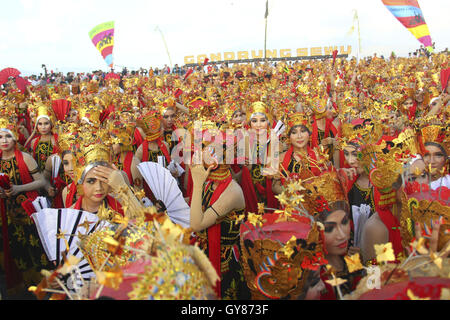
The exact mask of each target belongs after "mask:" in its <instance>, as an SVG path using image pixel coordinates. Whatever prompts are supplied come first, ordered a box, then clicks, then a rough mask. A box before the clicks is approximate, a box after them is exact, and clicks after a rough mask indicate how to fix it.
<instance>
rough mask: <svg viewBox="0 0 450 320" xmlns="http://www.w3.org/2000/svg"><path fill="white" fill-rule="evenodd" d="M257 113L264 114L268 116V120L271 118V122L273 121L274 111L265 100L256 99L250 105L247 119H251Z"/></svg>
mask: <svg viewBox="0 0 450 320" xmlns="http://www.w3.org/2000/svg"><path fill="white" fill-rule="evenodd" d="M256 113H261V114H264V115H265V116H266V117H267V120H269V122H270V123H271V122H272V113H271V112H270V110H269V107H268V106H267V105H266V104H265V103H264V102H262V101H256V102H253V103H252V104H251V105H250V107H249V109H248V111H247V121H250V119H251V118H252V117H253V116H254V115H255V114H256Z"/></svg>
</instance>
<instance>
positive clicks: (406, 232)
mask: <svg viewBox="0 0 450 320" xmlns="http://www.w3.org/2000/svg"><path fill="white" fill-rule="evenodd" d="M449 197H450V189H448V188H445V187H443V190H431V191H427V192H422V193H416V194H412V195H410V196H406V194H405V193H403V195H402V210H401V218H400V219H399V220H400V232H401V234H402V242H403V245H404V246H405V248H406V247H407V246H408V245H409V244H410V243H411V242H412V241H413V240H414V238H415V236H416V234H415V227H414V225H415V223H419V225H421V229H422V231H423V232H425V234H426V235H427V236H430V235H431V234H430V233H431V230H432V227H433V223H434V222H433V221H438V220H439V221H440V224H441V226H440V228H439V236H438V248H437V251H441V250H442V248H443V247H444V246H445V244H446V243H447V242H448V241H449V240H450V232H449V231H450V206H449V203H448V199H449Z"/></svg>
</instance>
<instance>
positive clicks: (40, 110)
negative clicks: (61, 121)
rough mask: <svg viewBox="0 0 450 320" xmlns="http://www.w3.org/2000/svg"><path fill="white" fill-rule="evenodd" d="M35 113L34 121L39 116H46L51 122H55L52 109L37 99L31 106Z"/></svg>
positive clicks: (37, 119) (39, 117)
mask: <svg viewBox="0 0 450 320" xmlns="http://www.w3.org/2000/svg"><path fill="white" fill-rule="evenodd" d="M32 108H33V110H34V115H35V119H36V121H35V123H37V122H38V121H39V119H41V118H47V119H48V120H49V121H50V122H51V123H52V124H55V122H56V117H55V114H54V112H53V109H52V108H51V107H50V106H48V105H46V104H45V103H43V102H41V101H38V102H36V104H34V105H33V106H32Z"/></svg>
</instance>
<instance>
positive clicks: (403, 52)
mask: <svg viewBox="0 0 450 320" xmlns="http://www.w3.org/2000/svg"><path fill="white" fill-rule="evenodd" d="M265 4H266V0H191V1H186V0H125V1H124V0H120V1H118V0H109V1H105V0H0V8H1V10H0V70H1V69H3V68H6V67H13V68H17V69H19V70H20V71H21V72H22V75H30V74H39V73H41V72H43V69H42V68H41V65H42V64H45V65H46V66H47V69H48V71H50V70H53V71H59V72H64V73H66V72H69V71H74V72H90V71H93V70H104V71H109V68H108V67H107V65H106V63H105V62H104V60H103V58H102V57H101V55H100V53H99V52H98V51H97V49H96V48H95V47H94V45H93V44H92V42H91V40H90V38H89V36H88V33H89V31H90V30H91V29H92V28H93V27H95V26H96V25H98V24H100V23H103V22H107V21H115V34H114V37H115V39H114V41H115V44H114V52H113V54H114V65H115V70H116V71H121V70H122V68H123V67H124V66H126V67H127V68H128V69H129V70H137V69H138V68H140V67H143V68H147V69H148V68H150V67H158V68H161V67H163V66H164V65H165V64H167V65H169V66H170V65H172V66H173V65H174V64H179V65H183V64H184V57H185V56H190V55H193V56H197V55H199V54H210V53H223V52H238V51H248V52H251V50H260V49H263V48H264V35H265V20H264V13H265ZM419 4H420V7H421V9H422V12H423V15H424V17H425V21H426V22H427V25H428V28H429V30H430V34H431V38H432V40H433V41H434V42H435V43H436V49H437V50H438V51H441V50H444V49H445V48H447V47H450V32H449V31H450V24H449V23H448V13H449V12H450V1H448V0H419ZM354 10H357V12H358V16H359V27H360V40H361V47H360V48H361V50H360V52H358V51H359V50H358V48H359V41H358V33H357V29H356V31H355V32H353V34H351V35H348V31H349V30H350V28H351V26H352V24H353V15H354ZM164 43H166V45H167V50H166V46H165V44H164ZM332 45H335V46H341V45H342V46H345V47H347V46H348V45H350V46H352V53H351V56H357V55H358V54H359V55H360V56H367V55H372V54H373V53H377V54H378V55H386V56H388V55H390V53H391V52H392V51H394V52H395V53H396V54H397V55H398V56H407V55H408V53H409V52H412V51H414V50H416V49H417V48H418V47H419V46H420V43H419V42H418V41H417V40H416V38H415V37H414V36H413V35H412V34H411V33H410V32H409V31H408V30H407V29H406V28H405V27H403V26H402V25H401V24H400V22H398V21H397V20H396V19H395V17H394V16H393V15H392V14H391V13H390V12H389V11H388V10H387V8H386V7H385V6H384V4H383V3H382V1H381V0H315V1H307V0H269V15H268V19H267V44H266V46H267V49H270V50H274V49H276V50H280V49H291V50H292V51H293V52H295V50H296V49H297V48H311V47H315V46H319V47H324V46H332Z"/></svg>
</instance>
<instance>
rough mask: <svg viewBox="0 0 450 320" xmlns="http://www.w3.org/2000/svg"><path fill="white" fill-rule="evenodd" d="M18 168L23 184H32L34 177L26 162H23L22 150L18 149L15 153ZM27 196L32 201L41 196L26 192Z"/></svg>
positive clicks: (34, 192) (33, 192)
mask: <svg viewBox="0 0 450 320" xmlns="http://www.w3.org/2000/svg"><path fill="white" fill-rule="evenodd" d="M14 153H15V157H16V161H17V166H18V167H19V173H20V179H21V180H22V184H27V183H31V182H33V181H34V179H33V177H32V176H31V174H30V171H29V169H28V166H27V164H26V163H25V160H23V154H22V152H21V151H20V150H18V149H16V150H15V151H14ZM25 193H26V195H27V198H29V199H30V200H31V201H33V200H34V199H36V198H37V196H38V195H39V194H38V193H37V191H28V192H25Z"/></svg>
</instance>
